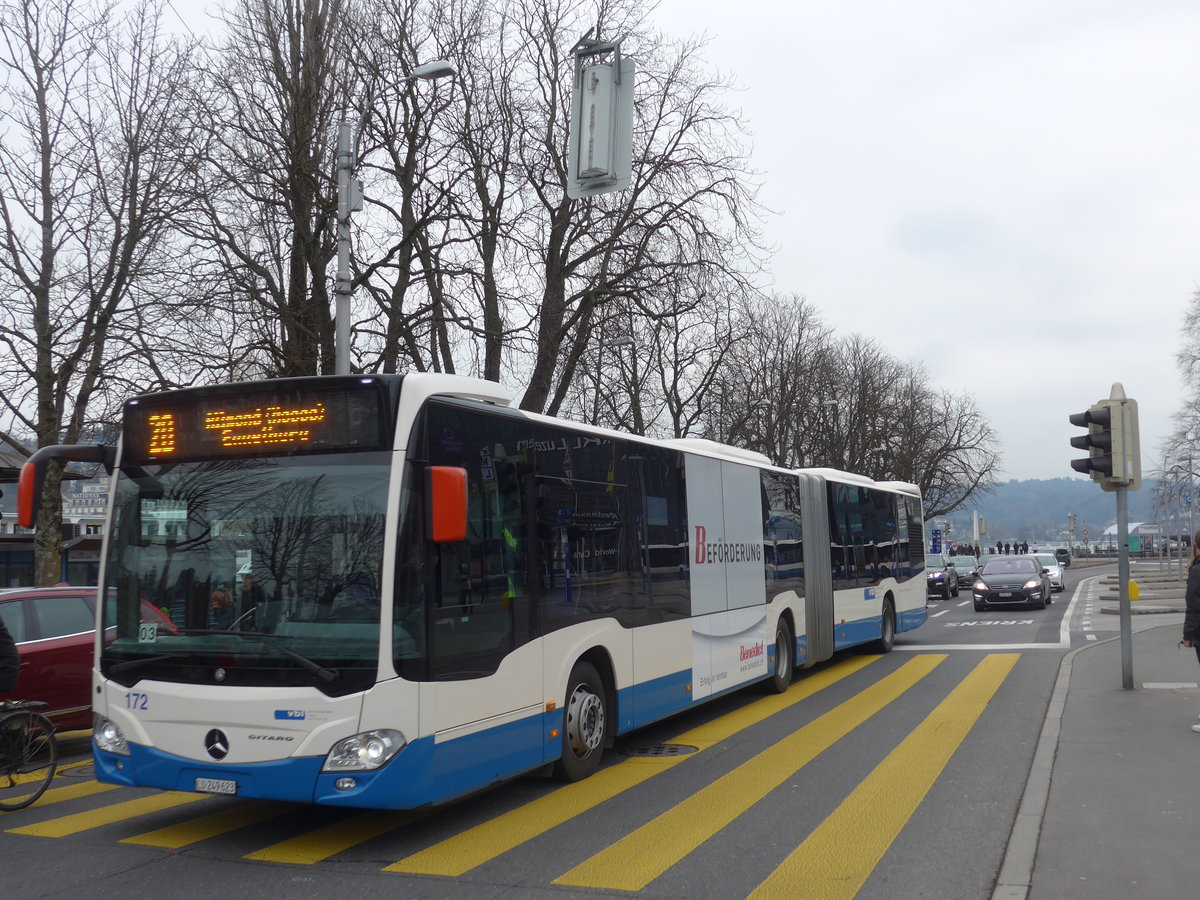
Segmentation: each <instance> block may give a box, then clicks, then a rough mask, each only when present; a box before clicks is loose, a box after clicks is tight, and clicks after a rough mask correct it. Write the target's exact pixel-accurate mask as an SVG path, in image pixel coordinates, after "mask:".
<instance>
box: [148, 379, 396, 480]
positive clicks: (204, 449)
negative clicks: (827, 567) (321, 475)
mask: <svg viewBox="0 0 1200 900" xmlns="http://www.w3.org/2000/svg"><path fill="white" fill-rule="evenodd" d="M381 398H382V392H381V391H380V390H378V389H376V388H375V387H374V386H370V385H365V386H355V387H354V388H348V387H346V386H339V387H319V386H312V387H293V388H287V389H281V390H278V391H273V392H271V393H264V392H262V391H254V392H252V393H249V394H247V393H241V394H232V393H227V392H223V391H214V390H213V389H211V388H210V389H208V390H206V391H203V390H197V391H195V392H188V393H177V394H172V395H164V396H159V397H142V398H139V399H137V400H132V401H130V402H129V404H127V406H126V408H125V428H126V431H125V435H126V439H125V457H126V461H128V462H140V463H153V462H167V461H171V460H179V459H214V458H220V457H224V456H253V455H261V456H277V455H280V454H290V453H304V452H309V453H311V452H329V451H333V450H378V449H381V448H382V447H383V446H384V437H383V436H384V428H383V425H384V419H385V416H384V415H383V410H382V404H381Z"/></svg>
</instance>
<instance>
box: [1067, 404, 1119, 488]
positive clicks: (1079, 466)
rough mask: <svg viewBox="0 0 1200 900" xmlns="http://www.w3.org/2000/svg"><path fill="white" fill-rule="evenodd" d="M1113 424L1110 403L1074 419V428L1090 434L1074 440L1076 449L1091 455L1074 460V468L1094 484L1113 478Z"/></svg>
mask: <svg viewBox="0 0 1200 900" xmlns="http://www.w3.org/2000/svg"><path fill="white" fill-rule="evenodd" d="M1112 420H1113V411H1112V401H1110V400H1101V401H1100V402H1099V403H1097V404H1096V405H1095V406H1092V407H1091V408H1089V409H1088V410H1087V411H1086V412H1081V413H1073V414H1072V415H1071V424H1072V425H1078V426H1080V427H1081V428H1086V429H1087V430H1088V433H1087V434H1081V435H1079V436H1078V437H1073V438H1071V446H1072V447H1074V448H1075V449H1076V450H1087V451H1088V456H1087V458H1085V459H1073V460H1071V468H1072V469H1074V470H1075V471H1076V472H1082V473H1083V474H1084V475H1090V476H1091V477H1092V480H1093V481H1099V482H1101V483H1103V482H1104V481H1105V480H1106V479H1110V478H1112V474H1113V433H1112Z"/></svg>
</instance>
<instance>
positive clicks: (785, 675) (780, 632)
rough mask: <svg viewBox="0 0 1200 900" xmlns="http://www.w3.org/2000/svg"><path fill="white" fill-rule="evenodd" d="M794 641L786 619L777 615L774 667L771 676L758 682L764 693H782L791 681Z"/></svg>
mask: <svg viewBox="0 0 1200 900" xmlns="http://www.w3.org/2000/svg"><path fill="white" fill-rule="evenodd" d="M795 649H796V643H795V641H794V640H792V629H791V626H790V625H788V621H787V619H785V618H784V617H783V616H780V617H779V621H778V622H777V623H776V624H775V668H774V669H773V670H772V671H771V677H770V678H768V679H767V680H766V681H762V682H759V683H760V684H761V685H762V689H763V693H764V694H782V693H783V692H784V691H786V690H787V689H788V685H789V684H791V683H792V667H793V666H792V664H793V662H794V659H795V655H796V654H795Z"/></svg>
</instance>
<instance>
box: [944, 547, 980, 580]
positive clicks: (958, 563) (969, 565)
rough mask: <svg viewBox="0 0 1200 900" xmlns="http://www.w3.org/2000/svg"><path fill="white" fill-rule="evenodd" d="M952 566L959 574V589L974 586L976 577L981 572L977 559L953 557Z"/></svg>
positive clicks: (951, 559)
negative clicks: (969, 585)
mask: <svg viewBox="0 0 1200 900" xmlns="http://www.w3.org/2000/svg"><path fill="white" fill-rule="evenodd" d="M950 565H952V566H954V571H955V572H956V573H957V574H958V585H959V587H962V586H963V585H966V584H974V582H975V575H976V574H977V573H978V572H979V563H978V562H976V561H975V557H973V556H961V555H959V556H951V557H950Z"/></svg>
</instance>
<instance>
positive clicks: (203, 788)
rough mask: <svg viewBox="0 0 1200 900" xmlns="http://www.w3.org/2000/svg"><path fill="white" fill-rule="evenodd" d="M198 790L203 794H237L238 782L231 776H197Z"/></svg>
mask: <svg viewBox="0 0 1200 900" xmlns="http://www.w3.org/2000/svg"><path fill="white" fill-rule="evenodd" d="M196 790H197V791H199V792H200V793H202V794H236V793H237V782H236V781H234V780H233V779H230V778H197V779H196Z"/></svg>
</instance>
